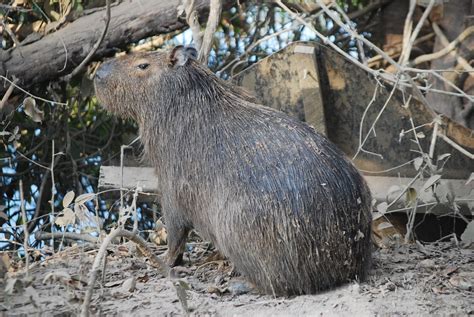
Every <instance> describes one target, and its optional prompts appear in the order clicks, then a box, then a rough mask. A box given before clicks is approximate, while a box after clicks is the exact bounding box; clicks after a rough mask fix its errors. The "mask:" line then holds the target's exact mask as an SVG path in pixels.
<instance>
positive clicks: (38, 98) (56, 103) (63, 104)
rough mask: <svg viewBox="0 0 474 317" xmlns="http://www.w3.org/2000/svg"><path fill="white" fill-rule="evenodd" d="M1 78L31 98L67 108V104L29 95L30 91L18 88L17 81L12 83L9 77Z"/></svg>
mask: <svg viewBox="0 0 474 317" xmlns="http://www.w3.org/2000/svg"><path fill="white" fill-rule="evenodd" d="M0 78H1V79H3V80H4V81H6V82H8V83H10V85H13V86H14V87H15V88H16V89H18V90H20V91H21V92H23V93H25V94H27V95H28V96H30V97H32V98H35V99H37V100H41V101H44V102H49V103H52V104H55V105H62V106H67V103H64V102H56V101H52V100H48V99H44V98H41V97H38V96H35V95H33V94H32V93H29V92H28V91H26V90H25V89H23V88H21V87H20V86H18V85H17V84H16V79H14V80H13V81H11V80H10V79H8V78H7V77H5V76H2V75H0Z"/></svg>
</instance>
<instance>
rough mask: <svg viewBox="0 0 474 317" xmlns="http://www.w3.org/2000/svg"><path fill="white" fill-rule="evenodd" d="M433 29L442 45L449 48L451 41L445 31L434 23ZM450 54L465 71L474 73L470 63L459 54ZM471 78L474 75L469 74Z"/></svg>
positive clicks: (451, 52)
mask: <svg viewBox="0 0 474 317" xmlns="http://www.w3.org/2000/svg"><path fill="white" fill-rule="evenodd" d="M432 27H433V30H434V31H435V33H436V36H438V37H439V39H440V40H441V43H442V44H443V45H444V46H449V40H448V38H447V37H446V35H444V33H443V31H442V30H441V28H440V27H439V26H438V24H436V23H435V22H433V23H432ZM449 54H451V55H452V56H454V57H456V60H457V61H458V63H459V65H461V66H462V67H463V68H464V69H465V70H467V71H469V72H474V68H472V67H471V65H470V64H469V62H468V61H466V60H465V59H464V58H463V57H461V56H459V54H456V52H453V51H450V52H449ZM469 75H470V76H474V74H472V73H470V74H469Z"/></svg>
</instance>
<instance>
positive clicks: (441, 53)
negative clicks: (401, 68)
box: [410, 26, 474, 65]
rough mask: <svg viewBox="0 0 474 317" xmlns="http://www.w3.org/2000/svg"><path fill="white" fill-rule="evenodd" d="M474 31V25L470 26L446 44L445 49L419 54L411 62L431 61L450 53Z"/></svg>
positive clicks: (414, 63)
mask: <svg viewBox="0 0 474 317" xmlns="http://www.w3.org/2000/svg"><path fill="white" fill-rule="evenodd" d="M473 33H474V26H470V27H468V28H467V29H465V30H464V31H463V32H462V33H461V34H459V35H458V37H457V38H456V39H455V40H454V41H452V42H451V43H449V44H448V45H446V46H445V47H444V48H443V49H441V50H439V51H437V52H434V53H430V54H425V55H421V56H418V57H417V58H415V59H414V60H413V61H412V62H411V63H410V64H411V65H419V64H421V63H424V62H429V61H432V60H434V59H437V58H440V57H442V56H444V55H446V54H448V53H450V52H451V51H452V50H454V49H455V48H456V46H458V45H459V43H461V42H462V41H464V40H465V39H466V38H467V37H468V36H470V35H471V34H473Z"/></svg>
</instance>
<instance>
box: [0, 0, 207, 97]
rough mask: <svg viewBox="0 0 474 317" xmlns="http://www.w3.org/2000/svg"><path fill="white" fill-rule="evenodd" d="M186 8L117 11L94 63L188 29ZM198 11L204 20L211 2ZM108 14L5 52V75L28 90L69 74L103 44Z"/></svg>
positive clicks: (163, 0)
mask: <svg viewBox="0 0 474 317" xmlns="http://www.w3.org/2000/svg"><path fill="white" fill-rule="evenodd" d="M181 2H182V1H181V0H160V1H157V0H130V1H123V2H121V3H120V4H118V5H113V6H112V7H111V20H110V25H109V28H108V31H107V35H106V37H105V39H104V41H103V42H102V44H101V45H100V47H99V49H98V50H97V51H96V53H95V55H94V59H96V60H97V59H99V58H102V57H104V56H106V55H110V54H111V53H113V52H114V49H115V48H119V47H124V46H126V45H127V44H130V43H133V42H137V41H139V40H140V39H143V38H146V37H149V36H153V35H158V34H165V33H169V32H172V31H175V30H179V29H182V28H185V27H187V24H186V21H185V19H184V18H180V17H178V11H177V8H178V6H179V5H180V4H181ZM195 5H196V10H197V11H198V13H199V15H200V17H204V16H205V15H206V14H207V12H208V10H209V0H196V1H195ZM104 13H105V8H104V9H102V10H98V11H95V12H93V13H90V14H88V15H84V16H82V17H80V18H79V19H77V20H75V21H74V22H72V23H70V24H68V25H66V26H65V27H63V28H61V29H60V30H58V31H56V32H54V33H51V34H48V35H46V36H44V37H43V38H41V39H40V40H38V41H36V42H32V43H29V44H26V45H20V46H18V47H15V48H13V49H10V50H8V51H3V52H1V53H0V74H1V75H3V76H8V78H12V77H13V76H15V77H16V78H18V79H19V82H18V84H19V85H20V86H22V87H24V88H25V87H26V88H27V87H29V86H31V85H33V84H36V83H40V82H44V81H48V80H53V79H56V78H58V77H61V76H63V75H66V74H68V73H69V72H71V71H72V70H73V69H74V68H75V67H76V66H77V65H78V64H79V63H81V61H82V60H83V59H84V58H85V57H86V55H87V54H88V53H89V51H90V50H91V48H92V47H93V46H94V44H95V43H96V41H97V39H98V38H99V36H100V34H101V32H102V29H103V27H104V24H105V21H104V15H105V14H104ZM7 88H8V85H1V87H0V92H1V93H4V92H5V91H6V89H7Z"/></svg>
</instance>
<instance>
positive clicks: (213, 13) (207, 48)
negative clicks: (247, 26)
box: [198, 0, 222, 65]
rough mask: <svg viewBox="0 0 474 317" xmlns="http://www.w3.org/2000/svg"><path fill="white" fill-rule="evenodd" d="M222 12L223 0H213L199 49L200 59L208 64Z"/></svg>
mask: <svg viewBox="0 0 474 317" xmlns="http://www.w3.org/2000/svg"><path fill="white" fill-rule="evenodd" d="M221 12H222V0H211V8H210V11H209V18H208V20H207V25H206V30H205V31H204V36H203V39H202V46H201V48H200V50H199V56H198V60H199V61H200V62H201V63H202V64H204V65H207V60H208V58H209V53H210V52H211V48H212V40H213V38H214V33H216V30H217V26H218V25H219V22H220V19H221Z"/></svg>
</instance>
